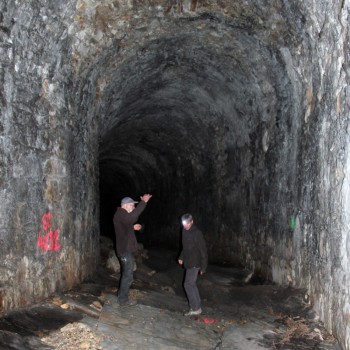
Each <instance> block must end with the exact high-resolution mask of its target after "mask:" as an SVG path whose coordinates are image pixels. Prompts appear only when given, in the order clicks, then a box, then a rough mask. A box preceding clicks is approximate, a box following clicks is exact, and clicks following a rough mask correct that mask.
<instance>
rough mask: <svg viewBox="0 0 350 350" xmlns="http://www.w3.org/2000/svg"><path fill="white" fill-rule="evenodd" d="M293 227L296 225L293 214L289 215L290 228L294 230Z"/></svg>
mask: <svg viewBox="0 0 350 350" xmlns="http://www.w3.org/2000/svg"><path fill="white" fill-rule="evenodd" d="M295 227H296V224H295V218H294V216H291V217H290V228H291V229H292V230H295Z"/></svg>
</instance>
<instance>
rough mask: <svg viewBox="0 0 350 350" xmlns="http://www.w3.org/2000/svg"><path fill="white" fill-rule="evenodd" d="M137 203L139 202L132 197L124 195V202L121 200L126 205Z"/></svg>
mask: <svg viewBox="0 0 350 350" xmlns="http://www.w3.org/2000/svg"><path fill="white" fill-rule="evenodd" d="M135 203H138V202H136V201H134V200H133V199H132V198H130V197H124V198H123V199H122V202H121V205H124V204H135Z"/></svg>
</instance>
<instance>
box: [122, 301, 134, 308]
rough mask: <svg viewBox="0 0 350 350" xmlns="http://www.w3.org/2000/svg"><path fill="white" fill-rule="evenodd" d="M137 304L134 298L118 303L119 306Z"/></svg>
mask: <svg viewBox="0 0 350 350" xmlns="http://www.w3.org/2000/svg"><path fill="white" fill-rule="evenodd" d="M135 305H137V301H136V300H128V301H125V302H124V303H119V306H122V307H124V306H135Z"/></svg>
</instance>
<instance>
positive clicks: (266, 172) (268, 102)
mask: <svg viewBox="0 0 350 350" xmlns="http://www.w3.org/2000/svg"><path fill="white" fill-rule="evenodd" d="M214 25H216V24H215V23H213V26H214ZM185 30H186V28H184V32H185ZM220 32H221V40H220V42H219V41H218V39H217V37H215V35H213V33H215V31H214V30H213V28H210V33H205V30H203V32H202V34H201V35H198V34H197V35H191V34H184V33H181V32H180V33H178V34H177V35H173V36H172V37H163V38H161V39H157V40H154V41H152V42H150V43H149V44H148V45H147V46H143V47H142V48H141V49H140V50H139V51H138V52H137V54H135V55H134V56H131V57H129V58H128V59H125V60H124V61H123V62H122V64H120V65H118V66H117V67H115V66H116V65H114V64H113V63H114V62H115V60H117V58H115V57H118V55H117V54H115V53H113V52H110V53H108V54H106V55H105V56H104V57H103V58H102V59H101V61H100V62H99V64H98V66H99V70H101V72H102V70H104V71H103V73H101V72H100V73H99V74H104V76H105V77H108V81H109V82H108V83H106V82H105V83H104V84H105V86H104V90H103V102H102V103H101V108H100V111H99V115H100V116H101V117H100V118H101V122H100V129H101V133H100V145H99V147H100V148H99V167H100V168H99V170H100V203H101V205H100V219H101V221H100V222H101V234H102V235H107V236H112V237H113V225H112V218H113V214H114V211H115V209H116V207H117V206H118V205H119V202H120V199H121V198H122V197H124V196H132V197H134V198H136V199H137V198H139V196H140V195H142V194H143V193H151V194H153V198H152V200H151V201H150V202H149V205H148V208H147V209H146V211H145V212H144V213H143V214H142V216H141V217H140V221H141V222H142V223H143V224H144V225H145V226H144V227H145V229H144V232H143V233H142V235H140V237H139V239H141V240H142V242H143V243H144V244H145V245H161V246H167V247H173V248H174V247H177V244H178V232H179V224H180V222H179V220H178V219H179V217H180V216H181V214H183V213H185V212H191V213H192V214H193V215H194V217H195V220H196V222H197V224H198V225H199V226H200V227H202V228H203V230H204V231H205V232H206V233H207V237H208V240H209V242H210V243H209V246H210V249H211V250H212V258H213V260H215V259H216V260H218V261H219V260H229V261H230V262H234V257H233V256H234V254H232V251H235V250H236V248H235V247H237V244H239V243H238V238H237V237H238V233H239V232H241V233H242V232H243V234H247V233H249V232H251V231H254V230H256V229H257V228H259V227H261V224H262V221H264V225H265V227H266V222H267V221H268V220H270V221H271V222H272V224H274V223H273V220H274V219H273V217H275V215H271V214H272V213H273V212H274V211H275V210H278V209H276V208H277V207H278V204H277V202H275V201H274V198H275V197H276V196H283V195H286V196H290V193H287V192H286V193H285V194H283V193H284V190H283V186H284V185H283V183H284V184H287V183H288V182H291V181H293V170H292V169H288V170H289V171H288V172H286V171H285V169H283V167H281V166H279V165H278V164H279V163H281V162H282V163H283V164H288V163H289V164H293V163H295V142H296V140H297V138H296V137H295V135H296V134H297V130H298V119H297V118H295V113H297V108H298V106H296V105H295V104H292V103H291V101H292V100H293V99H294V100H295V96H293V88H292V87H291V84H292V83H291V81H290V79H289V77H288V74H287V67H286V65H287V63H286V61H285V58H284V57H283V55H282V54H281V52H280V51H278V50H276V49H274V48H272V47H269V46H268V45H267V44H266V43H263V42H262V41H259V39H257V36H254V37H253V36H251V35H249V32H247V31H242V30H238V29H236V30H234V31H233V30H232V29H231V28H229V27H227V28H225V27H223V28H220ZM222 46H223V48H222ZM115 50H116V51H117V50H121V48H120V47H118V48H116V49H115ZM286 143H289V145H288V148H287V147H286V148H284V147H283V145H286ZM281 146H282V147H281ZM293 157H294V158H293ZM293 161H294V162H293ZM292 167H293V165H292V166H291V168H292ZM275 199H276V198H275ZM278 216H279V217H280V215H278ZM271 217H272V219H271ZM275 221H276V224H278V220H275ZM141 236H142V237H141ZM255 243H257V242H255ZM219 247H225V248H224V250H225V249H226V248H227V247H230V248H227V249H228V250H229V252H226V253H225V252H224V251H223V249H222V248H219ZM221 262H222V261H221Z"/></svg>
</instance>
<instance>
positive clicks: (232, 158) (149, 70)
mask: <svg viewBox="0 0 350 350" xmlns="http://www.w3.org/2000/svg"><path fill="white" fill-rule="evenodd" d="M0 10H1V11H0V13H1V16H0V35H1V46H0V50H1V61H0V62H1V70H0V80H1V84H2V85H3V87H4V89H3V91H2V92H0V108H1V120H0V132H1V136H0V143H1V150H2V152H1V155H0V157H1V158H0V163H1V172H0V199H1V211H0V218H1V220H0V225H1V226H0V239H1V243H2V244H1V248H0V252H1V256H4V257H5V258H4V259H2V263H1V265H0V275H1V281H2V282H1V283H2V285H1V301H2V303H1V305H2V310H3V311H6V310H8V309H10V308H13V307H18V306H21V305H24V304H27V303H29V302H31V301H33V300H35V298H39V297H42V296H44V295H47V294H48V293H50V292H51V291H53V290H55V289H58V288H67V287H69V286H70V285H72V284H74V283H77V282H79V281H80V280H82V279H83V278H85V277H87V276H88V275H89V273H91V272H93V271H94V266H96V263H97V256H98V253H97V252H98V235H99V226H98V224H99V210H100V209H101V216H100V223H101V229H102V233H109V232H112V227H111V217H112V215H113V212H114V210H115V207H116V206H117V205H118V203H119V202H118V201H119V200H120V198H121V197H122V196H124V195H132V196H138V195H140V194H142V193H144V192H150V193H153V194H154V197H153V199H152V202H151V203H150V204H149V207H148V208H147V214H146V215H145V216H143V217H142V220H143V221H144V223H145V227H146V229H145V235H144V240H145V243H146V244H158V245H168V246H171V247H175V248H177V247H178V244H179V240H178V238H179V237H178V230H179V221H178V218H179V216H180V215H181V214H183V213H184V212H187V211H190V212H192V213H193V214H194V217H195V220H196V222H197V223H198V224H199V226H201V227H202V228H203V231H204V232H205V235H206V239H207V241H208V246H209V248H210V257H211V260H212V262H219V263H226V264H237V263H238V264H242V265H245V266H247V267H249V268H252V269H254V270H255V271H256V273H260V274H263V275H264V276H265V277H268V278H270V279H272V280H273V281H275V282H277V283H280V284H291V285H293V286H297V287H305V288H307V290H308V293H309V297H310V301H311V302H312V303H313V305H314V307H315V310H316V311H317V313H318V314H319V315H320V317H321V318H322V320H323V321H324V322H325V324H326V326H327V328H328V329H329V330H330V331H332V332H334V334H335V335H336V336H337V337H338V338H339V339H340V341H341V343H342V344H343V346H344V348H347V349H350V338H349V334H350V332H349V325H350V324H349V317H348V314H349V299H350V291H349V290H348V288H347V286H348V284H349V283H348V282H349V281H348V275H349V267H348V266H349V264H348V260H349V255H350V247H349V243H348V239H347V236H348V232H347V231H348V225H349V215H348V211H349V210H348V198H349V183H348V179H347V178H348V176H349V164H348V160H347V157H346V155H347V152H348V146H349V138H348V131H347V130H348V121H349V101H348V99H347V96H348V93H349V88H348V83H349V34H348V27H349V1H336V2H333V3H329V2H327V1H318V2H317V3H316V2H314V1H312V0H306V1H294V2H288V3H281V2H279V1H269V2H262V1H258V0H252V1H249V2H233V1H229V0H226V1H225V0H223V1H200V0H198V1H194V0H192V1H189V0H187V1H186V0H184V1H181V0H177V1H167V0H163V1H161V0H159V1H149V2H144V1H137V0H134V1H115V0H114V1H112V0H104V1H92V0H91V1H90V0H79V1H68V0H66V1H64V2H63V3H62V2H61V3H58V2H54V1H48V0H47V1H44V0H42V1H27V2H23V3H22V2H20V1H12V2H11V1H5V2H2V3H1V4H0ZM98 186H99V187H98ZM99 198H101V208H99V206H100V203H99Z"/></svg>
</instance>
